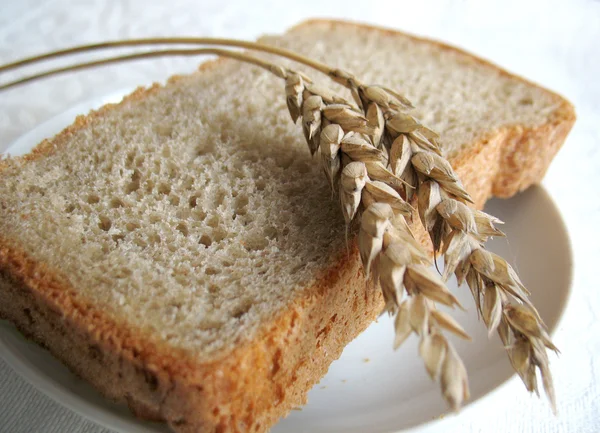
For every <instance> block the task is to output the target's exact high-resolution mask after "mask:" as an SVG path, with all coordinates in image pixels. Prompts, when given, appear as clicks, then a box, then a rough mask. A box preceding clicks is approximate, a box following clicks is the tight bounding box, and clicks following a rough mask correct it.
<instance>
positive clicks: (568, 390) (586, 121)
mask: <svg viewBox="0 0 600 433" xmlns="http://www.w3.org/2000/svg"><path fill="white" fill-rule="evenodd" d="M310 16H329V17H338V18H350V19H355V20H361V21H367V22H370V23H375V24H380V25H384V26H388V27H393V28H399V29H403V30H405V31H409V32H412V33H417V34H422V35H426V36H431V37H435V38H438V39H443V40H446V41H448V42H450V43H453V44H457V45H459V46H462V47H464V48H466V49H468V50H470V51H472V52H475V53H477V54H479V55H481V56H484V57H486V58H488V59H490V60H492V61H494V62H495V63H498V64H500V65H502V66H504V67H505V68H507V69H509V70H511V71H514V72H516V73H519V74H521V75H523V76H525V77H527V78H529V79H531V80H533V81H536V82H539V83H540V84H542V85H544V86H547V87H549V88H551V89H553V90H556V91H558V92H560V93H562V94H563V95H565V96H566V97H567V98H569V99H570V100H571V101H572V102H573V103H574V104H575V106H576V108H577V112H578V118H579V119H578V121H577V124H576V126H575V128H574V130H573V132H572V133H571V135H570V136H569V138H568V140H567V143H566V145H565V147H564V148H563V150H561V152H560V153H559V155H558V156H557V158H556V160H555V161H554V163H553V165H552V167H551V169H550V171H549V172H548V175H547V177H546V180H545V185H546V187H547V188H548V189H549V191H550V193H551V195H552V197H553V198H554V199H555V201H556V202H557V204H558V206H559V208H560V210H561V211H562V213H563V216H564V219H565V221H566V223H567V227H568V230H569V232H570V236H571V239H572V242H573V251H574V256H575V271H574V281H573V295H572V297H571V299H570V302H569V305H568V309H567V312H566V314H565V317H564V318H563V321H562V325H561V327H560V329H558V331H557V333H556V336H555V341H556V343H557V345H558V346H559V347H560V348H561V350H562V355H561V356H560V358H558V359H556V358H553V361H552V368H553V372H554V376H555V380H556V388H557V393H558V396H559V411H560V414H559V417H556V418H554V417H552V416H549V415H548V414H549V411H548V410H547V408H546V407H544V405H545V404H546V403H545V402H544V401H539V400H537V399H536V398H530V397H529V396H528V395H527V393H526V392H525V391H524V389H523V388H522V385H521V384H520V383H518V382H517V381H514V382H512V383H511V384H509V386H505V387H503V388H502V390H501V392H497V393H494V394H492V395H491V396H489V397H487V398H486V399H484V400H483V401H482V402H479V403H478V404H479V410H478V411H468V412H465V413H464V414H462V415H461V416H460V417H458V418H456V419H453V420H452V421H449V422H448V423H447V424H443V423H442V424H441V425H440V427H441V428H442V430H443V431H461V432H483V431H485V432H487V431H523V432H559V431H560V432H567V431H568V432H580V433H584V432H597V431H600V377H599V375H600V356H595V355H599V354H600V325H599V322H598V318H599V317H598V316H599V315H600V290H598V286H599V285H598V278H597V277H596V275H597V274H598V271H597V266H598V264H597V262H596V260H598V258H599V256H600V255H599V254H598V253H599V248H600V236H599V234H600V230H599V229H598V226H599V225H600V201H599V199H600V193H599V192H598V191H599V189H600V188H599V187H600V2H598V1H591V0H588V1H583V0H580V1H570V2H567V1H564V0H561V1H543V2H538V1H531V2H525V1H523V0H517V1H512V0H511V1H503V2H499V3H498V4H491V3H485V2H476V1H467V0H465V1H460V2H458V1H450V0H447V1H445V0H440V1H430V2H418V1H415V0H412V1H409V2H405V1H398V2H394V1H389V2H383V1H381V2H380V1H375V0H371V1H368V2H362V1H361V2H358V1H357V2H354V3H352V2H350V1H337V0H329V1H323V0H319V1H313V0H303V1H294V2H285V1H275V0H272V1H260V0H254V1H252V2H245V1H242V0H236V1H226V0H203V1H202V2H196V1H193V0H169V1H168V2H159V1H156V2H151V1H147V0H146V1H143V0H139V1H137V0H127V1H110V2H109V1H106V2H105V1H101V0H98V1H93V0H90V1H86V2H83V1H81V2H71V1H68V0H46V1H43V0H39V1H35V0H2V1H1V2H0V63H6V62H8V61H11V60H15V59H18V58H21V57H23V56H25V55H33V54H36V53H40V52H44V51H48V50H53V49H57V48H61V47H67V46H70V45H74V44H81V43H84V42H93V41H99V40H106V39H117V38H125V37H141V36H151V35H164V36H167V35H172V36H173V35H198V36H227V37H236V38H244V39H254V38H256V37H257V36H259V35H260V34H263V33H276V32H282V31H284V30H285V28H286V27H288V26H291V25H293V24H295V23H297V22H299V21H301V20H302V19H304V18H307V17H310ZM197 63H198V60H197V59H161V60H154V61H145V62H138V63H135V64H129V65H127V66H126V67H123V66H119V67H111V68H103V69H96V70H91V71H87V72H85V73H84V74H82V73H79V74H76V75H69V76H61V77H58V78H54V79H51V80H46V81H43V82H39V83H35V84H32V85H29V86H24V87H19V88H16V89H14V90H11V91H8V92H3V93H0V151H2V150H4V149H6V148H7V147H8V146H9V145H10V143H11V142H12V141H13V140H14V139H16V138H17V137H19V136H20V135H21V134H23V133H25V132H27V131H28V130H30V129H31V128H33V127H35V126H36V125H38V124H39V123H41V122H43V121H44V120H47V119H49V118H51V117H52V116H53V115H56V114H58V113H60V112H62V111H64V110H65V109H67V108H69V107H71V106H73V105H75V104H77V103H79V102H82V101H86V100H89V99H92V98H95V97H100V96H103V95H106V94H109V93H113V92H115V91H118V90H120V89H123V88H129V87H133V86H135V85H137V84H140V83H149V82H151V81H153V80H162V79H164V78H165V77H167V76H168V75H170V74H173V73H182V72H188V71H191V70H193V69H194V68H195V66H196V64H197ZM11 76H12V75H8V74H5V75H4V76H0V79H1V78H4V79H8V78H10V77H11ZM3 81H4V80H3ZM0 431H1V432H15V433H16V432H44V433H45V432H61V433H63V432H90V433H91V432H94V433H100V432H107V430H105V429H104V428H102V427H100V426H97V425H95V424H93V423H92V422H90V421H87V420H85V419H83V418H81V417H80V416H78V415H76V414H75V413H73V412H71V411H69V410H67V409H65V408H63V407H62V406H61V405H60V404H58V403H56V402H54V401H52V400H50V399H49V398H47V397H46V396H44V395H43V394H41V393H40V392H38V391H37V390H36V389H34V388H33V387H31V386H30V385H28V384H27V383H26V382H25V381H24V380H23V379H21V378H20V377H18V376H17V375H16V374H15V373H14V372H13V371H12V370H11V369H10V368H9V367H8V366H7V365H6V364H5V363H4V362H3V361H2V360H1V357H0Z"/></svg>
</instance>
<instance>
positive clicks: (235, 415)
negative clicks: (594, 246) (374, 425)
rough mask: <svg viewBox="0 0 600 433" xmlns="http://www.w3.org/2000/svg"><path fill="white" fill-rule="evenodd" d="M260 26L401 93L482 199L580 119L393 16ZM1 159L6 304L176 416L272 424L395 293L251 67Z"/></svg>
mask: <svg viewBox="0 0 600 433" xmlns="http://www.w3.org/2000/svg"><path fill="white" fill-rule="evenodd" d="M263 41H264V42H267V43H271V44H276V45H280V46H284V47H288V48H291V49H293V50H296V51H298V52H301V53H304V54H306V55H308V56H309V57H312V58H316V59H319V60H322V61H325V62H326V63H328V64H330V65H335V66H338V67H341V68H344V69H347V70H349V71H352V72H353V73H355V74H356V75H357V76H358V77H360V78H361V79H362V80H364V81H366V82H370V83H381V84H385V85H386V86H388V87H390V88H393V89H398V90H400V91H402V92H405V94H406V95H407V96H408V97H409V98H410V99H411V100H412V101H413V102H414V103H415V105H416V106H417V107H419V109H420V115H421V118H422V119H423V121H424V122H425V123H426V124H427V125H429V126H430V127H432V128H433V129H435V130H438V131H439V132H441V134H442V138H443V146H444V152H445V154H446V156H447V157H449V158H450V160H451V162H452V164H453V165H454V167H455V169H456V171H457V172H458V174H459V175H460V177H461V179H462V181H463V183H464V185H465V187H466V189H467V190H468V191H469V193H470V194H471V195H472V196H473V197H474V199H475V202H476V205H477V206H478V207H481V206H483V204H484V202H485V201H486V199H488V198H489V197H490V196H492V195H496V196H500V197H508V196H511V195H513V194H515V193H516V192H518V191H520V190H523V189H524V188H527V187H528V186H529V185H530V184H532V183H535V182H538V181H540V179H541V178H542V176H543V175H544V172H545V170H546V169H547V167H548V164H549V163H550V161H551V159H552V157H553V156H554V154H555V153H556V152H557V150H558V149H559V147H560V146H561V144H562V143H563V141H564V139H565V137H566V135H567V133H568V132H569V130H570V128H571V126H572V124H573V122H574V120H575V115H574V111H573V107H572V106H571V105H570V104H569V103H568V102H567V101H565V100H564V99H563V98H561V97H560V96H558V95H556V94H554V93H552V92H550V91H548V90H545V89H542V88H540V87H538V86H536V85H534V84H531V83H529V82H527V81H525V80H523V79H521V78H518V77H515V76H513V75H511V74H509V73H507V72H505V71H503V70H501V69H500V68H498V67H496V66H494V65H491V64H489V63H487V62H485V61H483V60H481V59H478V58H475V57H473V56H472V55H470V54H467V53H464V52H462V51H460V50H458V49H455V48H452V47H449V46H446V45H443V44H440V43H437V42H432V41H428V40H424V39H419V38H415V37H413V36H408V35H405V34H402V33H398V32H395V31H390V30H383V29H379V28H373V27H368V26H363V25H358V24H353V23H343V22H330V21H309V22H305V23H303V24H301V25H299V26H297V27H295V28H293V29H292V30H290V31H289V32H288V33H286V34H285V35H283V36H277V37H266V38H264V40H263ZM300 69H302V68H300ZM307 72H308V71H307ZM308 73H309V74H310V75H311V76H312V77H314V78H317V77H319V76H318V74H316V73H314V72H308ZM325 80H326V79H325ZM326 82H327V81H326ZM0 171H1V173H0V176H1V178H2V180H1V181H0V315H1V316H2V317H3V318H6V319H8V320H10V321H12V322H14V323H15V324H16V326H17V327H18V328H19V329H20V330H21V331H22V332H23V333H24V334H26V335H27V336H29V337H30V338H32V339H34V340H36V341H37V342H39V343H41V344H43V345H44V346H46V347H47V348H48V349H49V350H50V351H51V352H52V353H53V354H54V355H55V356H56V357H58V358H59V359H61V360H62V361H63V362H64V363H65V364H67V365H68V366H69V367H70V368H71V369H72V370H73V371H74V372H75V373H77V374H78V375H80V376H81V377H83V378H84V379H86V380H88V381H90V382H91V383H92V384H93V385H94V386H95V387H96V388H98V389H99V390H100V391H101V392H103V393H104V394H105V395H106V396H107V397H110V398H112V399H115V400H119V401H125V402H127V403H128V404H129V406H130V407H131V409H132V410H133V411H134V412H135V413H136V414H137V415H138V416H143V417H149V418H153V419H160V420H165V421H166V422H167V423H168V424H169V425H170V426H171V428H172V429H173V430H175V431H178V432H229V431H240V432H246V431H247V432H262V431H266V430H268V429H269V427H270V426H271V425H273V423H275V422H276V421H277V420H278V419H279V418H280V417H282V416H285V415H286V414H287V413H288V411H289V410H290V409H291V408H292V407H294V406H297V405H301V404H303V403H304V402H305V400H306V393H307V391H308V390H309V389H310V388H311V386H312V385H313V384H314V383H315V382H316V381H318V380H319V379H320V378H321V377H322V376H323V375H324V374H325V373H326V371H327V368H328V366H329V365H330V363H331V362H332V361H333V360H334V359H336V358H338V357H339V355H340V353H341V351H342V349H343V348H344V346H345V345H346V344H347V343H348V342H349V341H350V340H352V339H353V338H354V337H355V336H356V335H358V334H359V333H360V332H361V331H362V330H363V329H365V328H366V327H367V326H368V325H369V323H370V322H371V321H372V320H373V319H374V318H375V317H376V316H377V314H378V313H379V311H380V309H381V307H382V300H381V297H380V294H379V292H378V290H377V289H375V288H373V287H368V286H367V287H366V286H365V283H364V278H363V273H362V271H361V269H360V266H359V261H358V258H357V252H356V247H355V246H352V247H351V250H352V251H351V254H350V255H347V254H346V248H345V243H344V223H343V218H342V217H341V212H340V211H339V205H338V203H337V202H336V200H333V199H332V197H331V192H330V190H329V185H328V183H327V180H326V179H325V177H324V176H323V174H322V173H321V169H320V167H319V166H318V164H317V163H316V161H313V160H312V159H311V157H310V155H309V152H308V150H307V146H306V144H305V143H304V142H303V137H302V133H301V132H300V128H299V127H298V126H296V125H293V124H292V122H291V121H290V119H289V114H288V113H287V110H286V106H285V98H284V95H283V84H282V83H281V82H280V81H279V80H278V79H276V78H275V77H273V76H271V75H270V74H269V73H267V72H264V71H262V70H259V69H257V68H255V67H252V66H248V65H244V64H240V63H237V62H235V61H230V60H217V61H213V62H209V63H206V64H204V65H202V66H201V67H200V70H199V71H198V72H197V73H195V74H192V75H190V76H178V77H174V78H172V79H170V80H169V82H168V84H167V85H166V86H164V87H161V86H158V85H155V86H153V87H151V88H149V89H139V90H137V91H136V92H134V93H133V94H132V95H130V96H128V97H127V98H125V100H124V101H123V102H121V103H120V104H117V105H109V106H105V107H103V108H102V109H100V110H98V111H95V112H92V113H90V114H89V115H87V116H80V117H78V118H77V119H76V121H75V123H74V124H73V125H72V126H70V127H68V128H67V129H65V130H64V131H63V132H62V133H60V134H59V135H57V136H56V137H54V138H52V139H49V140H46V141H44V142H43V143H41V144H40V145H39V146H38V147H37V148H36V149H35V150H34V151H33V152H32V153H31V154H30V155H28V156H26V157H24V158H14V159H7V160H4V161H3V162H2V163H1V166H0ZM415 229H416V230H418V233H419V236H420V237H421V238H422V239H423V241H424V242H425V236H424V234H423V232H422V230H420V229H419V228H418V227H415Z"/></svg>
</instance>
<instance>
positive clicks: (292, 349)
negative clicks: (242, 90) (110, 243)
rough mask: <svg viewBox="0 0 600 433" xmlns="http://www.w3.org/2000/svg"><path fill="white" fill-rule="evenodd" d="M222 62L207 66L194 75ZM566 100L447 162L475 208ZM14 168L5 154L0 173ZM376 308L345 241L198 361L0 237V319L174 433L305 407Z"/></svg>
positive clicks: (543, 155)
mask: <svg viewBox="0 0 600 433" xmlns="http://www.w3.org/2000/svg"><path fill="white" fill-rule="evenodd" d="M315 22H319V23H323V22H327V23H329V24H330V25H332V26H361V27H369V28H371V29H375V30H376V31H382V32H389V33H392V34H396V33H398V32H395V31H392V30H382V29H378V28H375V27H371V26H364V25H359V24H355V23H344V22H329V21H322V20H318V21H308V22H305V23H302V24H301V25H300V27H303V26H307V27H310V26H311V25H312V24H313V23H315ZM296 28H298V27H296ZM414 39H415V40H420V41H423V39H420V38H414ZM427 42H428V43H434V44H437V45H439V46H440V47H442V48H443V49H448V50H454V51H459V52H461V51H460V50H458V49H456V48H454V47H449V46H447V45H444V44H441V43H439V42H432V41H427ZM477 60H478V61H480V62H482V63H485V64H487V65H490V64H489V63H488V62H486V61H484V60H481V59H477ZM220 63H221V60H216V61H212V62H208V63H205V64H203V65H202V66H201V67H200V70H206V69H210V68H215V67H218V65H219V64H220ZM490 66H493V65H490ZM493 67H494V68H496V69H497V70H498V71H500V72H501V73H503V74H507V75H510V76H512V77H514V76H513V75H512V74H509V73H508V72H506V71H503V70H502V69H500V68H497V67H495V66H493ZM177 79H180V78H178V77H174V78H172V80H177ZM519 79H521V78H519ZM521 80H522V81H525V80H523V79H521ZM530 84H531V83H530ZM158 88H159V86H158V85H155V86H153V87H151V88H149V89H138V90H136V91H135V92H134V93H133V94H132V95H130V96H129V97H127V98H126V101H135V100H141V99H143V98H145V97H146V96H147V95H148V94H150V93H151V92H154V91H156V90H157V89H158ZM557 98H559V97H558V95H557ZM562 101H563V102H562V104H561V105H560V106H559V107H558V108H557V110H556V111H555V113H554V115H553V117H552V119H551V120H550V121H549V122H548V123H546V124H544V125H540V126H538V127H536V128H525V127H522V126H519V125H514V126H507V127H505V128H503V129H501V130H498V131H495V132H493V133H490V135H489V136H486V137H485V138H483V139H481V140H479V141H478V142H477V143H474V144H473V145H472V146H470V152H469V153H468V154H463V155H460V156H459V157H458V158H456V159H454V160H453V161H451V162H452V164H453V166H454V167H455V169H456V171H457V173H458V174H459V176H460V178H461V179H462V181H463V184H464V186H465V188H466V189H467V191H469V192H470V193H471V195H472V196H473V197H474V200H475V205H476V206H477V207H479V208H480V207H482V206H483V204H484V203H485V201H486V200H487V199H488V198H489V197H490V196H492V195H496V196H500V197H509V196H511V195H513V194H515V193H516V192H518V191H521V190H523V189H525V188H527V187H528V186H529V185H531V184H532V183H536V182H539V181H540V180H541V178H542V177H543V175H544V173H545V171H546V169H547V167H548V165H549V163H550V161H551V159H552V157H553V156H554V155H555V153H556V152H557V151H558V149H559V148H560V146H561V145H562V143H563V142H564V139H565V137H566V135H567V134H568V132H569V130H570V129H571V127H572V125H573V123H574V121H575V114H574V110H573V107H572V106H571V104H569V103H568V102H567V101H565V100H562ZM113 108H114V105H109V106H105V107H103V108H101V109H99V110H97V111H94V112H92V113H90V114H89V115H88V116H79V117H78V118H77V119H76V121H75V123H74V124H73V125H72V126H70V127H68V128H67V129H65V130H64V131H63V132H62V133H60V134H59V135H57V136H56V137H54V138H53V139H52V140H45V141H44V142H42V143H41V144H40V145H38V146H37V147H36V148H35V149H34V151H33V152H32V153H31V154H30V155H28V156H26V157H24V161H29V160H33V159H35V158H40V157H43V156H44V155H47V154H49V153H51V152H54V151H56V149H59V148H60V147H62V146H64V145H66V143H67V141H68V139H69V137H70V136H71V135H72V134H73V133H74V132H75V131H77V130H79V129H81V128H85V127H86V126H87V125H88V124H89V122H90V121H92V120H93V118H94V117H96V116H103V115H104V113H106V112H107V111H108V110H111V109H113ZM9 163H10V162H6V161H4V162H2V161H0V171H2V169H3V168H5V167H6V164H9ZM415 220H418V218H416V219H415ZM414 229H415V231H416V235H417V237H418V238H419V239H420V240H422V241H423V242H424V243H428V240H427V236H426V234H425V233H424V231H423V229H422V228H421V226H420V225H417V224H415V225H414ZM382 305H383V303H382V299H381V295H380V294H379V292H378V291H377V290H375V288H373V287H371V286H367V285H366V284H365V282H364V277H363V273H362V270H361V269H360V264H359V260H358V254H357V251H356V247H355V246H352V254H350V255H349V256H348V255H347V254H346V253H345V252H343V253H340V255H339V258H338V260H337V262H336V265H335V266H333V267H332V268H330V269H328V270H326V271H325V272H324V273H323V275H321V276H320V278H319V279H318V280H317V283H316V284H315V285H314V286H312V287H307V288H306V289H305V290H304V291H302V292H301V293H299V294H298V296H297V297H296V298H295V299H294V300H293V301H292V302H291V303H290V304H289V305H288V307H287V308H285V309H284V310H282V311H281V312H280V313H279V314H278V315H276V316H275V317H274V318H272V319H271V320H270V321H268V322H265V323H263V324H262V327H261V329H260V331H259V333H258V335H257V336H256V337H255V338H253V339H252V340H250V341H246V342H243V343H241V344H240V345H238V346H237V347H236V349H235V350H233V351H232V352H230V353H226V354H222V356H220V357H219V359H216V360H211V362H204V363H203V362H202V361H199V360H197V359H194V358H193V357H191V356H190V355H189V354H188V353H186V352H185V351H183V350H174V349H173V348H171V347H169V346H167V345H165V344H164V343H162V342H160V341H157V340H156V338H155V337H154V336H153V335H147V334H144V333H142V332H140V331H139V330H136V329H133V328H131V327H130V326H127V325H126V324H125V323H124V322H121V321H119V320H118V319H117V318H114V317H111V316H110V315H108V314H107V313H106V312H104V311H101V310H100V309H99V308H98V307H96V306H94V304H93V303H90V302H87V301H86V300H85V299H82V298H81V296H80V295H79V294H78V292H77V290H76V289H75V288H74V287H72V286H71V285H70V283H69V281H68V278H66V277H65V276H61V275H60V274H58V273H57V272H56V270H53V269H50V268H49V267H48V266H47V265H46V264H44V263H39V262H36V261H35V260H33V259H32V258H30V257H29V256H28V255H27V254H26V253H25V251H24V250H23V249H22V248H20V247H19V246H18V245H17V244H16V243H15V242H14V241H13V240H11V239H3V238H0V317H2V318H6V319H8V320H10V321H12V322H13V323H15V324H16V326H17V327H18V329H19V330H20V331H21V332H23V333H24V334H25V335H27V336H29V337H30V338H32V339H34V340H35V341H37V342H38V343H40V344H42V345H44V346H45V347H47V348H48V349H49V350H50V351H51V352H52V353H53V354H54V355H55V356H56V357H57V358H59V359H61V360H62V361H63V362H64V363H65V364H66V365H67V366H69V367H70V368H71V369H72V370H73V371H74V372H75V373H76V374H78V375H79V376H81V377H83V378H84V379H86V380H88V381H89V382H91V383H92V384H93V385H94V386H95V387H96V388H97V389H99V390H100V391H101V392H102V393H103V394H104V395H106V396H107V397H109V398H111V399H114V400H117V401H124V402H126V403H128V404H129V406H130V408H131V409H132V410H133V411H134V412H135V413H136V414H137V415H138V416H141V417H144V418H151V419H160V420H165V421H166V422H168V423H169V425H170V426H171V428H172V429H173V430H175V431H178V432H192V431H193V432H229V431H232V432H233V431H248V432H262V431H266V430H268V428H269V427H270V426H271V425H272V424H273V423H274V422H276V421H277V420H278V419H279V418H280V417H282V416H285V415H286V414H287V413H288V412H289V411H290V410H291V409H292V408H293V407H295V406H297V405H299V404H303V403H304V402H305V400H306V393H307V392H308V390H309V389H310V388H311V387H312V385H313V384H314V383H316V382H317V381H318V380H319V379H320V378H321V377H322V376H323V374H325V372H326V371H327V369H328V367H329V364H330V362H331V361H333V360H334V359H337V358H338V357H339V356H340V354H341V352H342V350H343V348H344V346H345V345H346V344H347V343H348V342H349V341H351V340H352V339H353V338H355V337H356V336H357V335H358V334H359V333H360V332H361V331H362V330H364V329H365V328H366V327H367V326H368V325H369V324H370V323H371V322H372V320H373V319H374V318H375V317H376V316H377V314H378V313H379V311H380V309H381V307H382ZM249 396H252V399H251V400H250V399H249Z"/></svg>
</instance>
